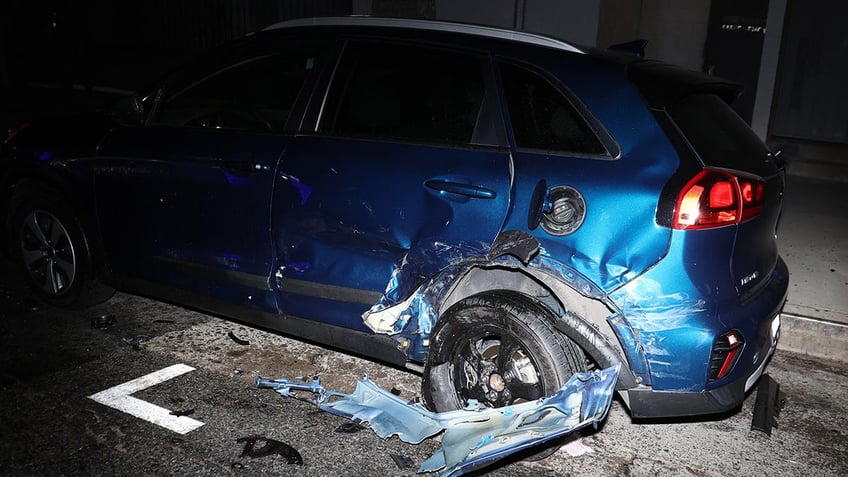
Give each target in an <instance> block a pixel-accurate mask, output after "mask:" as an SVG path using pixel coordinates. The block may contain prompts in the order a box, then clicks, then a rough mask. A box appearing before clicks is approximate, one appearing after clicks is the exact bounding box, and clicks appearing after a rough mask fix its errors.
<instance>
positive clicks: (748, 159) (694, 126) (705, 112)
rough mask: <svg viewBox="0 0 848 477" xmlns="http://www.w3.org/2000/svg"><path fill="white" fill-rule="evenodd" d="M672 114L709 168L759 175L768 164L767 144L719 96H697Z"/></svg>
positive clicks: (687, 100) (682, 103) (682, 104)
mask: <svg viewBox="0 0 848 477" xmlns="http://www.w3.org/2000/svg"><path fill="white" fill-rule="evenodd" d="M668 112H669V114H670V115H671V117H672V119H674V122H675V124H677V127H679V128H680V130H681V131H682V132H683V134H684V135H685V136H686V139H688V140H689V143H690V144H691V145H692V147H693V148H694V149H695V151H696V152H697V153H698V155H699V156H700V157H701V160H703V161H704V163H705V164H707V165H709V166H714V167H728V168H735V169H740V168H741V169H743V170H750V171H756V170H758V169H759V168H760V167H762V164H764V163H765V157H766V156H767V155H768V149H767V148H766V146H765V144H763V142H762V141H761V140H760V139H759V137H757V135H756V134H755V133H754V132H753V131H752V130H751V128H750V127H749V126H748V124H747V123H745V121H744V120H743V119H742V118H740V117H739V115H738V114H736V112H735V111H733V109H732V108H731V107H730V106H728V105H727V103H725V102H724V100H722V99H721V98H719V97H718V96H716V95H714V94H693V95H690V96H687V97H685V98H683V99H682V100H680V101H679V102H677V103H676V104H674V105H672V106H671V107H670V108H668Z"/></svg>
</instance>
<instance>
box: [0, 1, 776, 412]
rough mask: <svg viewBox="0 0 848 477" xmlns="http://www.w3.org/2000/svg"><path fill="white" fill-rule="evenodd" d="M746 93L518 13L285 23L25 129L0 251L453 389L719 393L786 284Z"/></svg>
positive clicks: (45, 286)
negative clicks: (738, 110)
mask: <svg viewBox="0 0 848 477" xmlns="http://www.w3.org/2000/svg"><path fill="white" fill-rule="evenodd" d="M738 93H739V89H738V87H737V85H735V84H732V83H729V82H726V81H723V80H721V79H718V78H715V77H711V76H706V75H702V74H700V73H695V72H691V71H686V70H683V69H680V68H678V67H675V66H671V65H667V64H663V63H659V62H656V61H649V60H645V59H643V58H640V57H639V56H638V55H629V54H621V53H614V52H611V51H599V50H594V49H589V48H583V47H580V46H576V45H572V44H569V43H565V42H562V41H560V40H556V39H552V38H548V37H543V36H538V35H533V34H528V33H522V32H514V31H507V30H501V29H496V28H488V27H480V26H473V25H464V24H454V23H444V22H434V21H420V20H402V19H378V18H354V17H352V18H321V19H309V20H295V21H289V22H284V23H281V24H278V25H274V26H271V27H269V28H267V29H265V30H263V31H261V32H258V33H256V34H253V35H249V36H247V37H245V38H243V39H241V40H239V41H236V42H233V43H231V44H228V45H225V46H223V47H221V48H219V49H216V50H215V51H213V52H211V53H210V54H208V55H204V56H202V57H199V58H197V60H196V61H195V62H194V63H193V64H191V65H188V66H187V67H186V68H184V69H181V70H178V71H176V72H174V73H173V74H171V75H169V76H167V77H166V78H164V79H163V81H161V82H160V83H158V84H157V85H155V86H154V87H152V88H150V89H149V90H147V91H144V92H142V93H141V94H139V95H137V96H133V97H128V98H125V99H123V100H122V101H120V102H118V103H117V104H116V105H115V106H114V107H113V108H112V109H111V110H109V111H106V112H101V113H87V114H85V115H80V116H75V117H61V118H48V119H44V120H40V121H34V122H31V123H30V124H25V125H22V126H21V127H19V128H17V129H15V130H13V131H11V133H10V134H9V136H8V138H7V139H6V141H5V143H4V144H3V152H2V158H0V203H2V209H0V210H2V211H4V212H6V213H5V219H4V226H5V228H4V231H5V232H4V233H3V234H2V241H3V243H2V245H3V248H4V249H5V250H7V251H8V252H9V253H10V254H11V255H12V256H13V257H14V258H15V260H16V262H17V263H19V264H20V266H21V268H22V270H23V274H24V276H25V277H26V279H27V280H28V281H29V283H30V285H32V289H33V290H34V292H35V293H36V294H37V295H38V296H39V298H40V299H42V300H43V301H45V302H47V303H49V304H53V305H57V306H86V305H91V304H93V303H97V302H99V301H103V300H106V299H108V298H109V297H110V296H111V295H112V293H113V292H114V290H116V289H119V290H124V291H127V292H130V293H137V294H142V295H145V296H151V297H156V298H159V299H162V300H167V301H171V302H175V303H179V304H183V305H185V306H190V307H193V308H198V309H202V310H206V311H208V312H210V313H214V314H217V315H220V316H224V317H227V318H230V319H233V320H238V321H241V322H245V323H249V324H251V325H254V326H258V327H263V328H267V329H272V330H276V331H278V332H282V333H285V334H289V335H293V336H296V337H300V338H302V339H306V340H312V341H316V342H320V343H323V344H326V345H329V346H331V347H336V348H340V349H342V350H346V351H348V352H351V353H355V354H360V355H365V356H369V357H372V358H375V359H378V360H381V361H384V362H388V363H391V364H394V365H398V366H405V367H408V368H410V369H413V370H416V371H418V372H421V373H422V375H423V385H422V397H423V400H424V402H425V403H426V404H427V405H428V407H430V408H431V409H433V410H435V411H447V410H453V409H458V408H462V407H464V406H465V405H466V404H467V403H468V402H469V401H471V400H477V401H478V402H480V403H482V404H484V405H486V406H492V407H500V406H505V405H510V404H514V403H518V402H522V401H532V400H535V399H539V398H542V397H544V396H548V395H550V394H552V393H554V392H555V391H556V390H558V389H559V388H560V387H562V386H563V384H565V382H566V381H567V380H568V378H569V377H571V376H572V375H573V374H574V373H576V372H580V371H585V370H591V369H600V368H607V367H609V366H613V365H615V364H617V363H621V365H622V368H621V372H620V375H619V379H618V384H617V392H618V394H619V395H620V396H621V398H622V399H623V401H624V403H625V404H626V405H627V407H628V409H629V411H630V412H631V414H632V416H633V417H636V418H654V417H669V416H690V415H700V414H712V413H721V412H724V411H727V410H731V409H734V408H735V407H737V406H738V405H739V404H740V403H741V402H742V400H743V399H744V397H745V394H746V392H747V391H748V390H749V389H751V387H752V386H753V385H754V384H755V382H756V381H757V379H758V378H759V377H760V376H761V374H762V373H763V370H764V368H765V366H766V363H767V361H768V359H769V357H770V355H771V354H772V352H773V351H774V349H775V346H776V343H777V339H778V335H779V329H780V312H781V307H782V305H783V302H784V299H785V297H786V291H787V283H788V273H787V269H786V265H785V264H784V262H783V261H782V259H781V258H780V256H779V255H778V250H777V245H776V241H775V232H776V228H777V224H778V218H779V215H780V209H781V202H782V197H783V189H784V172H783V167H782V166H781V164H779V162H778V161H776V159H775V157H773V155H772V154H771V153H770V152H769V150H768V149H767V148H766V147H765V146H764V144H763V143H762V142H761V141H760V140H759V139H758V138H757V137H756V136H755V134H754V133H753V132H752V131H751V130H750V129H749V128H748V126H747V125H746V124H745V123H744V122H743V121H742V120H741V119H740V118H739V117H738V116H737V115H736V114H735V113H734V112H733V110H732V109H731V108H730V107H729V106H728V104H729V103H730V102H731V101H732V100H733V99H734V98H735V97H736V96H737V95H738Z"/></svg>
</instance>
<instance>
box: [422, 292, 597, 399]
mask: <svg viewBox="0 0 848 477" xmlns="http://www.w3.org/2000/svg"><path fill="white" fill-rule="evenodd" d="M554 319H555V317H554V316H553V313H552V312H551V311H550V310H549V309H548V308H547V307H545V306H544V305H542V304H540V303H538V302H536V301H535V300H532V299H530V298H529V297H526V296H524V295H520V294H518V293H514V292H509V291H502V290H499V291H491V292H486V293H481V294H479V295H474V296H472V297H469V298H466V299H464V300H462V301H460V302H458V303H456V304H455V305H453V306H452V307H450V308H449V309H448V310H447V312H445V314H444V315H443V316H442V317H441V318H440V319H439V321H438V322H437V323H436V326H435V329H434V330H433V333H432V335H431V337H430V354H429V356H428V359H427V363H426V365H425V367H424V382H423V389H422V397H423V399H424V402H425V404H426V405H427V406H428V407H429V408H430V409H433V410H435V411H437V412H444V411H451V410H455V409H461V408H463V407H465V406H466V405H467V403H468V401H469V400H470V399H476V400H477V401H479V402H480V403H481V404H483V405H486V406H490V407H502V406H508V405H510V404H517V403H520V402H525V401H532V400H535V399H539V398H542V397H545V396H550V395H551V394H553V393H555V392H556V391H558V390H559V389H560V388H561V387H562V386H563V385H565V383H566V381H568V379H569V378H570V377H571V376H572V375H573V374H574V373H576V372H579V371H584V370H585V369H586V359H585V357H584V355H583V352H582V350H580V348H579V347H578V346H577V345H576V344H575V343H574V342H573V341H571V340H570V339H569V338H568V337H566V336H565V335H563V334H562V333H560V332H559V331H557V330H556V329H555V328H554V325H553V323H554Z"/></svg>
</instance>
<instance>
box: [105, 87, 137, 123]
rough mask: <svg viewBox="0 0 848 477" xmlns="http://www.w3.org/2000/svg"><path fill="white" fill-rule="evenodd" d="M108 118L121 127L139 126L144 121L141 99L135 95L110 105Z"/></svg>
mask: <svg viewBox="0 0 848 477" xmlns="http://www.w3.org/2000/svg"><path fill="white" fill-rule="evenodd" d="M109 116H110V117H111V118H112V120H113V121H115V122H116V123H118V124H120V125H123V126H141V124H142V122H143V121H144V105H143V104H142V102H141V98H139V97H138V96H135V95H133V96H128V97H126V98H121V99H120V100H118V101H117V102H116V103H115V104H114V105H112V109H111V110H110V112H109Z"/></svg>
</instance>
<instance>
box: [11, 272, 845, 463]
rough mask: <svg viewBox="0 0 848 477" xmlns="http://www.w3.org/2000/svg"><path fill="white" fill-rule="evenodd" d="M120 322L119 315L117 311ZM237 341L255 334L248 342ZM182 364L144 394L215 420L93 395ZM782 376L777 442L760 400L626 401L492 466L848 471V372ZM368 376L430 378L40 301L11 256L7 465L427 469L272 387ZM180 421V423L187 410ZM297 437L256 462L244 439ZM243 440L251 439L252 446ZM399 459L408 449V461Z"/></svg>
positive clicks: (139, 304) (809, 365) (121, 298)
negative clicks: (142, 409)
mask: <svg viewBox="0 0 848 477" xmlns="http://www.w3.org/2000/svg"><path fill="white" fill-rule="evenodd" d="M107 316H111V317H112V318H111V319H109V318H103V317H107ZM230 333H232V335H233V336H234V337H235V338H237V339H238V340H239V341H240V342H241V343H244V342H245V341H246V342H247V344H240V343H239V342H237V341H236V340H234V339H233V338H232V337H231V336H230ZM177 364H184V365H188V366H191V367H193V368H195V370H194V371H190V372H186V373H184V374H182V375H179V376H177V377H174V378H173V379H169V380H167V381H164V382H161V383H160V384H157V385H154V386H151V387H148V388H146V389H143V390H140V391H138V392H135V393H133V394H132V397H135V398H138V399H141V400H144V401H147V402H150V403H153V404H155V405H158V406H161V407H164V408H166V409H169V410H171V411H173V412H176V413H180V414H183V415H185V416H186V417H187V418H190V419H194V420H197V421H200V422H202V423H203V425H202V426H201V427H199V428H197V429H196V430H192V431H190V432H187V433H185V434H180V433H177V432H174V431H172V430H168V429H166V428H164V427H161V426H159V425H156V424H153V423H151V422H148V421H145V420H142V419H139V418H137V417H134V416H132V415H130V414H127V413H125V412H121V411H118V410H116V409H113V408H111V407H108V406H106V405H103V404H100V403H98V402H95V401H94V400H92V399H90V398H89V396H91V395H93V394H95V393H98V392H100V391H103V390H105V389H107V388H111V387H113V386H116V385H119V384H122V383H125V382H128V381H131V380H134V379H136V378H139V377H141V376H144V375H147V374H149V373H153V372H155V371H158V370H162V369H165V368H168V367H171V366H174V365H177ZM768 372H769V374H770V375H771V376H773V377H774V378H775V379H776V380H777V381H778V382H779V383H780V384H781V390H782V391H783V392H784V393H785V395H786V406H785V407H784V409H783V411H782V412H781V414H780V417H779V420H778V422H779V426H778V427H777V428H775V429H774V430H773V432H772V435H771V437H769V436H767V435H766V434H764V433H762V432H759V431H752V430H751V414H752V407H753V404H754V400H755V396H754V395H751V396H749V398H748V399H747V400H746V401H745V403H744V405H743V406H742V407H741V409H739V410H738V411H735V412H732V413H730V414H728V415H726V416H721V417H719V418H716V419H708V420H696V421H686V422H660V423H633V422H631V420H630V418H629V417H628V415H627V414H626V413H625V411H624V409H623V407H622V405H621V404H620V403H619V402H614V403H613V407H612V409H611V412H610V416H609V417H608V419H607V421H606V422H605V424H604V425H603V426H602V427H601V428H600V429H599V430H598V431H596V432H594V433H591V434H589V435H586V436H583V437H582V438H581V439H580V440H579V441H577V442H576V443H574V444H572V447H573V448H574V449H572V452H573V453H576V452H574V450H575V449H576V450H581V449H582V450H588V451H589V452H588V453H586V454H584V455H579V456H572V455H570V453H569V452H568V450H567V449H565V448H564V449H560V450H559V451H558V452H557V453H556V454H554V455H553V456H552V457H550V458H548V459H547V460H544V461H540V462H535V463H525V462H512V463H506V464H505V465H503V466H500V467H497V468H494V469H488V470H489V471H490V472H491V475H510V476H524V475H526V476H530V475H534V476H539V475H541V476H553V475H587V476H613V475H626V476H633V477H636V476H649V475H663V476H735V475H817V476H826V475H833V476H843V475H846V474H848V417H846V416H848V401H846V399H845V396H846V394H848V369H846V367H845V366H844V365H842V366H839V365H837V364H834V363H825V362H818V361H810V360H806V359H802V358H801V357H799V356H798V355H793V354H790V353H786V352H778V354H777V355H776V356H775V358H774V359H773V361H772V363H771V365H770V367H769V368H768ZM364 373H367V374H368V375H369V376H370V377H371V378H372V379H373V380H374V381H375V382H377V383H378V384H379V385H381V386H383V387H385V388H386V389H391V388H394V389H395V390H397V391H399V392H400V395H401V396H404V397H408V398H410V399H412V398H414V397H416V396H417V393H418V386H419V378H418V376H416V375H415V374H412V373H409V372H406V371H402V370H397V369H393V368H389V367H385V366H382V365H380V364H378V363H374V362H371V361H366V360H362V359H358V358H355V357H352V356H349V355H346V354H342V353H336V352H333V351H330V350H327V349H324V348H320V347H316V346H312V345H309V344H306V343H302V342H299V341H295V340H290V339H287V338H284V337H282V336H279V335H277V334H273V333H266V332H263V331H260V330H255V329H252V328H248V327H245V326H242V325H240V324H237V323H233V322H230V321H226V320H222V319H219V318H217V317H213V316H209V315H205V314H201V313H197V312H194V311H190V310H186V309H183V308H179V307H175V306H171V305H168V304H164V303H159V302H156V301H152V300H148V299H145V298H141V297H137V296H132V295H126V294H121V293H119V294H117V295H116V296H115V297H113V298H112V299H111V300H110V301H109V302H107V303H104V304H102V305H98V306H97V307H94V308H90V309H87V310H77V311H68V310H60V309H55V308H50V307H45V306H42V305H40V304H38V303H37V302H36V301H34V299H33V297H32V295H31V294H30V293H29V291H28V290H27V289H26V288H25V287H24V286H23V285H22V283H21V280H20V279H19V277H18V275H17V274H16V273H15V271H14V270H13V269H12V268H11V267H10V266H9V265H8V263H5V262H2V263H0V403H2V407H0V436H2V441H0V474H2V475H39V476H42V475H86V476H89V475H236V476H240V475H251V476H252V475H302V476H313V475H316V476H317V475H339V476H367V475H375V476H376V475H380V476H389V475H392V476H394V475H415V468H416V467H417V465H418V464H420V463H421V462H422V461H424V459H426V458H427V457H428V456H429V455H430V454H432V453H433V452H434V451H435V450H436V449H437V448H438V446H439V443H438V441H437V440H436V439H429V440H427V441H424V442H423V443H421V444H419V445H409V444H405V443H403V442H401V441H400V440H398V439H397V438H390V439H387V440H382V439H380V438H379V437H377V436H376V435H375V434H374V433H373V432H372V431H371V430H370V429H362V430H359V431H358V432H353V433H351V432H343V431H345V430H350V429H348V427H346V426H344V425H345V424H346V423H347V422H348V421H346V420H344V419H343V418H339V417H336V416H332V415H330V414H327V413H324V412H321V411H319V410H318V409H317V408H315V407H314V406H312V405H310V404H308V403H303V402H300V401H295V400H291V399H287V398H283V397H281V396H279V395H277V394H276V393H274V392H273V391H271V390H267V389H258V388H257V387H256V386H255V383H254V380H255V377H256V376H257V375H262V376H270V377H286V378H290V379H294V378H299V377H307V376H313V375H320V376H321V377H322V382H323V384H324V386H325V387H326V388H327V389H332V390H337V391H342V392H351V391H352V390H353V386H354V383H355V381H356V379H358V378H359V377H361V375H362V374H364ZM172 417H173V416H172ZM251 437H252V438H256V444H255V448H254V450H256V449H261V448H262V446H263V445H265V444H266V441H265V440H264V439H273V440H275V441H279V442H282V443H284V444H287V445H288V446H289V448H290V449H294V450H295V451H297V453H298V454H299V455H300V458H301V460H302V464H297V463H294V464H290V463H289V460H288V458H290V457H292V455H293V454H291V451H290V450H289V448H286V447H282V446H281V447H279V448H275V449H274V450H275V452H273V453H271V454H270V455H267V456H263V457H251V456H250V455H243V452H244V450H245V442H244V438H251ZM240 440H241V442H239V441H240ZM393 456H394V457H393Z"/></svg>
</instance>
